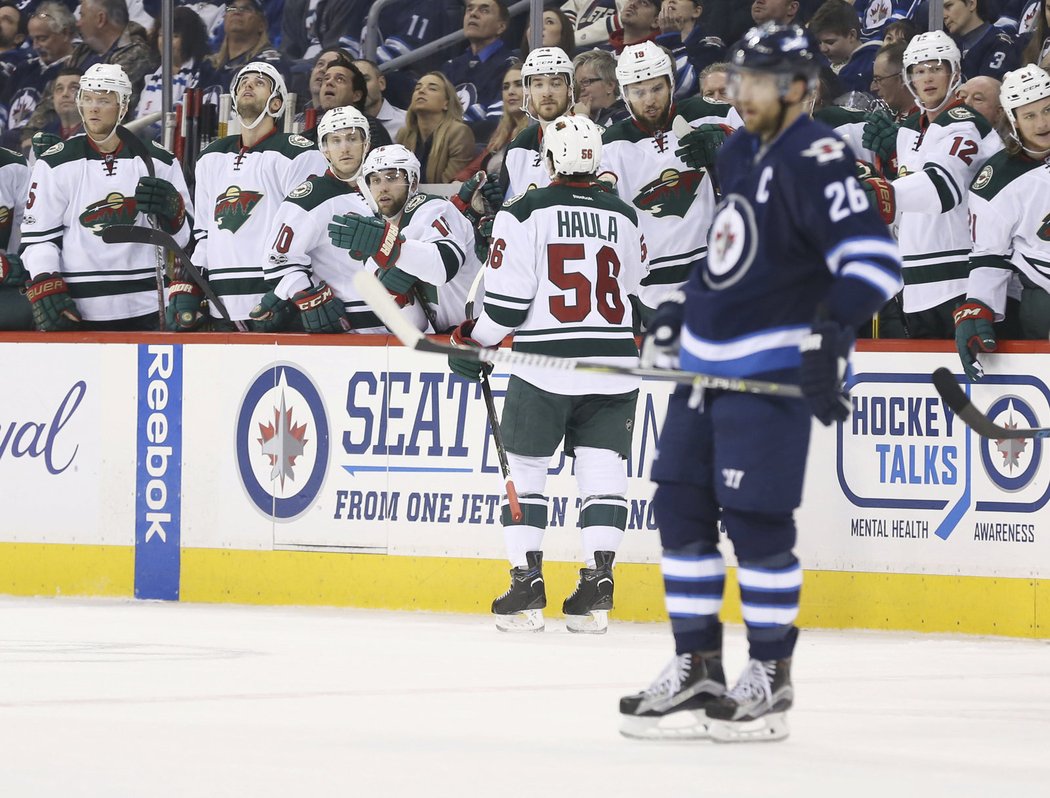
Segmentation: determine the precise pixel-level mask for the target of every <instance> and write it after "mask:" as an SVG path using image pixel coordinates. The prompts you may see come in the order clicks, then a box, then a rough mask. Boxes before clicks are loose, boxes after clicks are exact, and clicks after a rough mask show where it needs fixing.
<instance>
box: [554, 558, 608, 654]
mask: <svg viewBox="0 0 1050 798" xmlns="http://www.w3.org/2000/svg"><path fill="white" fill-rule="evenodd" d="M615 556H616V555H615V553H614V552H611V551H596V552H594V568H581V569H580V581H579V582H577V583H576V589H575V590H574V591H573V592H572V595H571V596H569V597H568V598H567V599H565V603H564V604H562V607H561V611H562V612H564V613H565V627H566V628H567V629H568V630H569V631H570V632H586V633H589V634H599V635H600V634H604V633H605V632H606V631H607V630H608V628H609V610H611V609H612V608H613V574H612V564H613V557H615Z"/></svg>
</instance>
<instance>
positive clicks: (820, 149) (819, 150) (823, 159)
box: [802, 136, 846, 163]
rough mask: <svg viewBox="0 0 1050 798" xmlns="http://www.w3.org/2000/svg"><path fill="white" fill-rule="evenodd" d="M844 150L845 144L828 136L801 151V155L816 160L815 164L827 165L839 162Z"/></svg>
mask: <svg viewBox="0 0 1050 798" xmlns="http://www.w3.org/2000/svg"><path fill="white" fill-rule="evenodd" d="M844 149H846V142H844V141H842V139H834V138H831V137H830V136H829V137H828V138H823V139H817V140H816V141H814V142H813V145H812V146H811V147H810V148H809V149H808V150H802V154H803V155H804V156H806V157H807V158H816V159H817V163H827V162H828V161H838V160H840V159H841V158H842V157H843V156H842V151H843V150H844Z"/></svg>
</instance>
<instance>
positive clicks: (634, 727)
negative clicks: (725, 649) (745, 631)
mask: <svg viewBox="0 0 1050 798" xmlns="http://www.w3.org/2000/svg"><path fill="white" fill-rule="evenodd" d="M725 689H726V677H725V672H724V671H723V670H722V652H721V651H694V652H692V653H690V654H678V655H676V656H675V657H674V659H672V660H671V662H670V663H669V664H668V665H667V667H666V668H664V669H663V671H662V672H661V673H660V675H659V676H657V677H656V680H655V681H654V682H653V683H652V684H651V685H649V687H647V688H646V689H645V690H643V691H642V692H640V693H635V694H634V695H629V696H624V697H623V698H621V699H620V719H621V720H622V721H623V722H622V723H621V724H620V734H622V735H623V736H624V737H634V738H636V739H639V740H700V739H704V738H706V737H707V736H708V731H707V727H708V717H707V715H706V714H705V713H704V709H705V708H706V707H707V706H708V705H709V704H710V703H711V702H712V701H715V700H717V699H718V698H719V697H720V696H722V695H723V694H724V693H725Z"/></svg>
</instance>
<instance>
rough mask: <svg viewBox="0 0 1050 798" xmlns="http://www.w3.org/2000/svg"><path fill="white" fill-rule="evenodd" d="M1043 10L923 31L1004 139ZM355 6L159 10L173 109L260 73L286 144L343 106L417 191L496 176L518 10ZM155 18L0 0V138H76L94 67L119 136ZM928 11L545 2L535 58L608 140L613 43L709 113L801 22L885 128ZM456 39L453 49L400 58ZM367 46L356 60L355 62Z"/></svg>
mask: <svg viewBox="0 0 1050 798" xmlns="http://www.w3.org/2000/svg"><path fill="white" fill-rule="evenodd" d="M1048 3H1050V0H944V3H943V7H944V10H943V23H942V25H941V26H938V27H941V28H942V29H943V30H944V31H945V32H946V33H947V34H948V35H949V36H950V37H951V38H952V40H953V41H954V42H955V43H956V44H957V46H958V48H959V50H960V52H961V54H962V73H963V81H964V82H962V85H961V86H959V87H958V89H957V92H958V95H959V96H960V97H961V98H962V99H963V100H964V101H965V102H966V103H967V104H968V105H969V106H970V107H972V108H973V109H975V110H976V111H977V112H979V113H980V114H982V115H983V116H985V117H986V118H987V119H988V121H989V122H990V123H991V124H992V125H993V126H998V127H999V129H1000V131H1001V132H1002V133H1003V138H1004V139H1005V138H1006V137H1007V134H1008V132H1009V131H1008V128H1009V125H1007V124H1006V123H1005V122H1004V120H1003V119H1002V109H1001V108H1000V107H999V100H998V97H999V87H1000V81H1001V79H1002V78H1003V76H1004V75H1005V74H1006V73H1007V72H1009V71H1011V70H1016V69H1018V68H1019V67H1021V66H1024V65H1028V64H1035V65H1038V66H1040V67H1042V68H1043V69H1047V68H1050V5H1048ZM372 5H373V3H371V2H366V1H365V0H342V1H341V2H325V0H228V2H222V1H221V0H196V1H195V2H191V1H190V0H176V6H177V7H176V9H175V17H174V28H173V53H174V68H173V82H172V85H171V88H172V95H173V101H174V102H175V103H178V102H179V101H180V100H181V98H182V97H183V94H184V93H185V91H186V90H187V89H190V88H197V89H201V90H202V92H203V100H204V102H205V103H214V104H217V103H218V102H219V98H220V97H221V96H222V95H224V94H228V93H229V91H230V86H231V81H233V80H234V78H235V76H236V75H237V72H238V70H240V69H241V68H242V67H243V66H244V65H245V64H247V63H249V62H266V63H270V64H272V65H273V66H274V67H275V68H276V69H277V70H278V71H279V72H280V73H281V74H282V75H283V76H284V79H285V82H286V84H287V86H288V88H289V91H291V92H294V93H295V95H296V107H295V109H294V117H293V118H294V119H295V121H296V128H295V130H296V132H302V133H304V134H309V127H310V125H311V124H316V122H317V121H318V120H319V119H320V116H321V114H323V113H324V112H325V111H327V110H329V109H332V108H338V107H344V106H353V107H354V108H356V109H357V110H359V111H360V112H361V113H362V114H364V116H365V118H366V119H367V120H368V124H369V132H370V146H371V147H372V148H375V147H378V146H382V145H384V144H390V143H397V144H401V145H404V146H405V147H406V148H407V149H408V150H409V151H411V152H412V153H413V154H414V155H415V156H416V158H418V160H419V162H420V164H421V182H422V183H450V182H456V181H462V180H465V179H468V178H469V177H470V176H471V175H473V174H474V173H476V172H477V171H478V170H484V171H485V172H487V173H489V174H498V173H499V172H500V169H501V167H502V166H503V159H504V155H505V153H506V151H507V148H508V146H509V145H510V144H511V142H513V141H514V139H515V137H517V136H519V134H521V133H522V132H523V131H524V130H525V129H526V128H527V127H529V126H530V125H532V124H535V121H534V119H533V118H530V116H529V115H527V114H526V113H525V110H524V108H523V96H524V95H523V87H522V80H521V69H522V64H523V62H524V59H525V58H526V57H527V56H528V54H529V52H530V45H529V32H530V20H529V19H528V15H527V14H520V15H515V16H512V15H511V14H510V12H509V9H508V3H507V2H506V0H465V2H459V0H449V1H448V2H445V3H419V2H418V1H417V2H413V1H412V0H393V1H392V2H389V3H387V4H386V5H384V6H383V7H382V9H381V12H380V13H379V15H378V19H377V24H376V27H375V29H374V30H371V31H370V30H368V26H367V24H366V22H367V19H368V16H369V11H370V9H371V8H372ZM159 13H160V0H82V2H79V3H77V2H72V1H71V0H45V1H44V2H40V0H0V143H2V144H3V145H4V146H5V147H7V148H9V149H12V150H16V151H19V152H21V153H22V154H24V155H26V156H27V157H28V158H29V159H30V162H32V160H33V158H34V156H35V155H38V154H39V152H41V151H42V148H46V147H47V146H50V145H51V144H53V143H54V142H56V141H60V140H65V139H69V138H70V137H72V136H75V135H77V134H79V133H81V132H82V124H81V120H80V116H79V113H78V111H77V107H76V92H77V81H78V76H79V75H81V74H83V72H84V71H85V70H86V69H88V68H89V67H91V66H92V65H94V64H99V63H102V64H118V65H120V66H121V67H122V68H123V69H124V71H125V73H126V74H127V76H128V77H129V78H130V80H131V82H132V86H133V96H132V100H131V105H130V109H131V110H130V112H129V113H128V115H127V117H126V119H125V124H126V123H127V122H128V121H131V120H133V119H135V118H136V117H139V118H141V117H148V116H150V115H152V114H155V113H156V112H158V111H160V110H161V93H162V82H163V78H162V70H161V67H160V48H159V30H158V22H157V18H158V15H159ZM928 15H929V10H928V3H927V2H926V0H854V2H848V0H826V2H820V1H819V0H754V1H753V2H750V3H748V2H740V0H565V1H564V2H548V3H547V4H546V6H545V8H544V11H543V19H542V25H541V30H542V42H541V46H543V47H557V48H560V49H561V50H562V51H564V53H565V54H566V55H567V56H568V58H569V59H571V63H572V69H573V74H572V75H571V78H572V81H571V82H572V86H571V92H572V96H571V108H570V111H571V112H572V113H575V114H580V115H585V116H587V117H589V118H591V119H592V120H593V121H595V122H597V123H598V124H600V125H602V126H603V127H608V126H610V125H612V124H615V123H617V122H620V121H622V120H624V119H628V118H629V111H628V108H627V107H626V106H625V103H624V100H623V98H622V97H621V92H620V87H619V85H618V83H617V78H616V66H617V61H616V59H617V56H618V55H619V54H620V53H621V52H622V51H623V49H624V48H625V47H627V46H631V45H634V44H637V43H639V42H644V41H652V42H655V43H656V44H657V45H659V46H661V47H662V48H664V49H665V50H666V51H667V52H668V54H669V56H670V58H671V59H672V61H673V71H674V81H673V86H674V97H675V99H676V100H677V101H679V102H680V101H682V100H685V99H687V98H689V97H693V96H698V95H699V96H702V97H704V98H706V99H709V100H713V101H715V102H724V101H725V100H726V65H725V63H724V62H725V60H726V54H727V50H728V49H729V47H730V46H731V45H732V43H733V42H735V41H737V40H738V39H739V37H740V36H741V35H743V34H744V33H745V32H746V31H747V30H748V29H749V28H750V27H752V26H754V25H755V24H761V23H764V22H769V21H773V22H777V23H791V22H793V23H797V24H801V25H805V26H806V27H807V30H808V33H809V35H810V36H811V38H812V41H813V42H814V44H815V46H817V47H818V48H819V51H820V53H821V54H822V56H823V58H824V59H825V60H826V65H825V66H826V68H825V69H824V75H823V78H822V81H821V91H820V99H819V100H818V107H819V106H821V105H823V106H834V105H839V106H844V107H846V108H849V109H852V110H857V109H859V110H861V111H867V112H870V111H871V110H873V109H882V110H883V111H886V112H888V113H889V114H890V115H891V116H892V117H893V118H895V119H896V120H897V121H898V122H900V121H903V120H904V119H905V118H907V117H908V116H909V115H910V114H912V113H914V112H915V111H916V106H915V102H914V99H913V96H912V94H911V93H910V92H909V91H908V88H907V86H906V85H905V81H904V80H903V79H902V60H903V54H904V50H905V47H906V45H907V43H908V42H909V41H910V40H911V39H912V38H913V37H914V36H916V35H917V34H919V33H921V32H924V31H926V30H927V28H928V23H929V18H928ZM457 31H461V32H462V34H463V37H464V38H465V41H463V40H462V39H461V40H459V41H458V42H457V43H454V44H452V45H447V46H445V47H444V48H443V49H436V50H433V49H432V48H430V49H428V51H427V54H426V55H424V56H423V57H421V58H419V59H418V60H415V61H412V62H411V63H408V64H407V65H405V64H402V63H401V61H402V59H405V57H406V56H410V55H411V54H413V53H415V52H416V51H419V50H421V49H423V48H428V45H430V44H431V43H433V42H435V41H437V40H438V39H441V38H443V37H445V36H447V35H449V34H452V33H456V32H457ZM369 34H371V36H370V35H369ZM368 41H374V42H375V45H376V49H375V50H374V52H371V51H369V52H366V42H368ZM394 60H397V61H398V62H399V63H398V65H395V66H394V67H393V68H387V67H386V65H387V64H388V62H391V61H394ZM1004 125H1005V127H1004ZM40 133H43V134H46V135H45V136H44V137H42V138H41V137H39V136H37V138H36V140H35V141H36V146H34V136H36V135H37V134H40ZM139 135H140V136H142V137H144V138H150V139H154V140H159V139H160V137H161V135H162V126H161V123H160V122H159V121H155V122H153V123H152V124H149V125H143V126H141V129H140V130H139ZM0 326H2V323H0Z"/></svg>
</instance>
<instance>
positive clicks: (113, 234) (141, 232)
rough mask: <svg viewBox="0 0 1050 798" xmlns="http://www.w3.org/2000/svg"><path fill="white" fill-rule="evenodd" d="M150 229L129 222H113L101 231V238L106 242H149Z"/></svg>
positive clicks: (150, 241)
mask: <svg viewBox="0 0 1050 798" xmlns="http://www.w3.org/2000/svg"><path fill="white" fill-rule="evenodd" d="M152 232H153V231H152V230H150V229H149V228H148V227H138V226H137V225H131V224H113V225H110V226H109V227H107V228H105V229H104V230H103V231H102V240H103V241H105V242H106V243H107V244H150V243H152V235H151V234H152Z"/></svg>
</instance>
